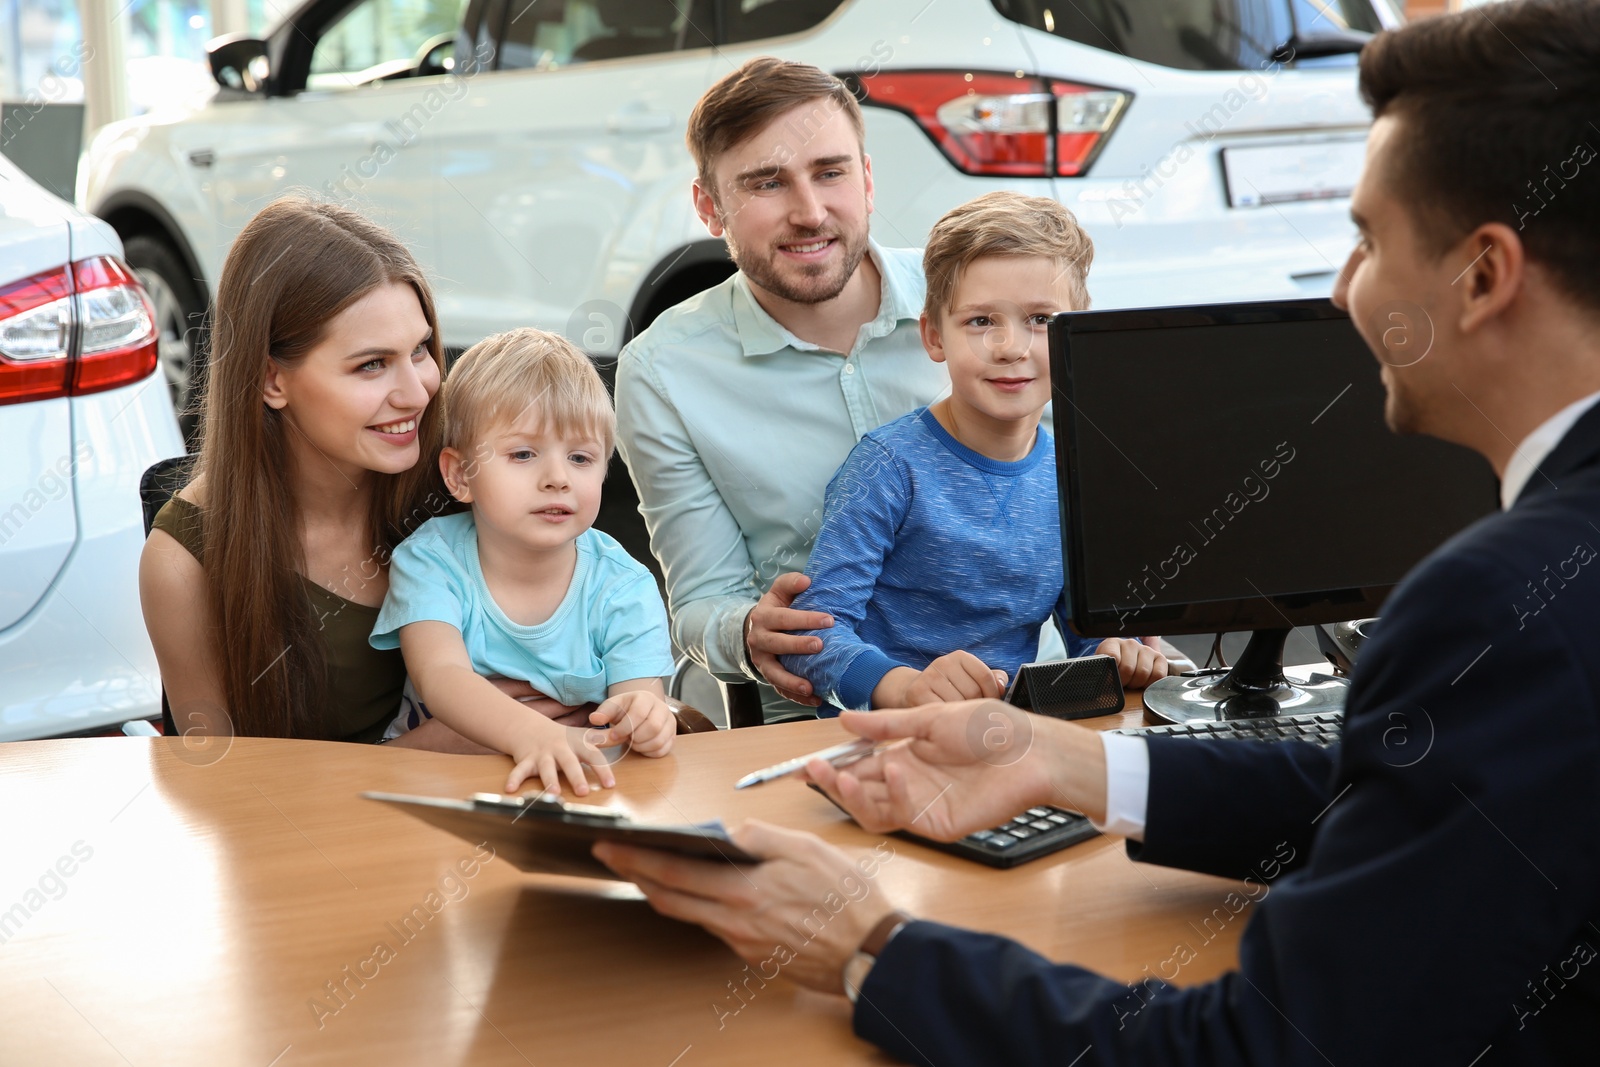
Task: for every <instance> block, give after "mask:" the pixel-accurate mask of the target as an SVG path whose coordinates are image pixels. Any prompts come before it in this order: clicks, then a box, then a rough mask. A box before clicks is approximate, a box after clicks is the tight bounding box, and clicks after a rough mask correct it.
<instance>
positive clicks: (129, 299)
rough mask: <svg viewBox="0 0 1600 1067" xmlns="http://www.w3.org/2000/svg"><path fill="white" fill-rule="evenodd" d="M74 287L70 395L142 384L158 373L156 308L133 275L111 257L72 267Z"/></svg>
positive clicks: (80, 262)
mask: <svg viewBox="0 0 1600 1067" xmlns="http://www.w3.org/2000/svg"><path fill="white" fill-rule="evenodd" d="M72 273H73V275H74V278H75V280H76V283H77V291H78V292H77V300H78V360H77V367H76V370H75V371H74V373H73V376H72V393H73V395H74V396H77V395H80V394H83V393H98V392H101V391H102V390H105V389H115V388H116V387H117V386H119V385H127V384H128V383H130V382H137V381H142V380H143V379H145V378H146V377H148V376H149V374H150V372H151V371H153V370H155V369H156V356H157V342H158V340H159V336H158V333H157V330H156V316H155V309H154V308H152V307H151V306H150V298H149V297H148V296H146V295H145V291H144V286H142V285H140V284H139V281H138V279H136V278H135V277H134V276H133V272H132V271H130V270H129V269H128V268H127V267H125V266H123V265H122V263H121V261H119V260H115V259H112V258H111V257H110V256H95V257H94V258H93V259H80V260H79V261H78V262H76V263H74V264H73V265H72Z"/></svg>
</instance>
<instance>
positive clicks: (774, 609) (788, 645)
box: [744, 571, 833, 708]
mask: <svg viewBox="0 0 1600 1067" xmlns="http://www.w3.org/2000/svg"><path fill="white" fill-rule="evenodd" d="M810 585H811V579H810V578H807V577H806V576H805V575H804V574H801V573H800V572H798V571H790V572H788V573H787V574H780V575H778V577H777V578H776V579H774V580H773V583H772V587H771V588H770V589H768V590H767V591H766V592H765V593H764V594H762V597H761V599H760V600H758V601H756V605H755V607H753V608H751V609H750V612H749V614H747V615H746V616H745V619H744V647H745V654H746V655H747V656H748V657H749V659H750V665H751V666H752V667H754V668H755V669H756V670H757V671H760V672H761V676H762V677H763V678H765V679H766V680H767V682H768V684H770V685H771V686H772V687H773V688H774V689H776V690H777V691H778V695H779V696H781V697H783V698H784V699H785V700H792V701H794V702H795V703H796V704H805V705H807V706H809V707H813V708H814V707H816V706H817V705H818V704H820V703H822V701H821V700H820V699H819V698H818V697H817V696H815V695H814V694H813V693H812V692H811V683H810V682H807V681H806V680H805V679H804V678H802V677H800V676H799V675H797V674H790V673H789V672H788V671H786V670H784V669H783V664H781V663H779V662H778V657H779V656H805V655H810V654H812V653H814V652H821V651H822V639H821V638H819V637H810V636H799V635H796V634H793V633H791V632H790V631H791V630H826V629H828V628H829V627H831V626H832V625H833V617H832V616H830V615H828V614H826V613H825V612H821V611H797V610H795V609H794V608H793V607H792V606H791V605H793V604H794V599H795V597H797V596H799V595H800V594H801V593H803V592H805V591H806V588H807V587H808V586H810Z"/></svg>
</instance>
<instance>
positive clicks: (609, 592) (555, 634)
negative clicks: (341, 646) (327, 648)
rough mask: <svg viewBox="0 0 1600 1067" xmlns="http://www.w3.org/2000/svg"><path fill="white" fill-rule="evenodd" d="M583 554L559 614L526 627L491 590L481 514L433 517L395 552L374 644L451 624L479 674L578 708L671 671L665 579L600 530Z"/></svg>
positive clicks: (584, 543)
mask: <svg viewBox="0 0 1600 1067" xmlns="http://www.w3.org/2000/svg"><path fill="white" fill-rule="evenodd" d="M577 547H578V566H577V569H576V570H574V571H573V574H572V584H571V585H569V586H568V587H567V594H566V596H564V597H563V598H562V599H561V604H560V606H559V607H557V608H556V610H555V614H553V615H551V616H550V618H548V619H546V620H545V621H544V622H542V623H540V624H539V625H537V626H522V625H519V624H517V623H515V622H512V621H511V620H510V619H509V618H507V617H506V614H505V612H503V611H501V610H500V606H499V605H498V604H496V603H495V602H494V598H493V597H492V596H490V595H489V587H488V586H487V585H485V584H484V580H483V568H482V566H481V565H480V564H479V562H478V530H477V525H476V524H475V523H474V522H473V520H472V515H471V514H470V513H463V514H460V515H445V516H442V517H440V518H436V519H429V520H428V521H427V522H425V523H423V524H422V526H421V527H420V528H419V529H418V530H417V532H416V533H414V534H412V535H411V536H410V537H408V538H406V539H405V540H404V541H402V542H401V543H400V545H399V547H398V548H396V549H395V550H394V556H393V558H392V559H391V560H390V563H389V595H388V596H386V597H384V600H383V609H382V610H381V611H380V612H379V613H378V622H377V625H376V626H374V627H373V630H372V637H371V642H372V647H374V648H399V647H400V627H402V626H405V625H407V624H408V623H413V622H443V623H448V624H449V625H451V626H454V627H455V628H456V629H458V630H460V631H461V639H462V641H463V642H464V643H465V644H466V646H467V655H468V656H470V657H471V659H472V669H473V670H475V671H477V672H478V673H479V674H481V675H484V676H486V677H494V676H499V677H503V678H515V679H519V680H524V681H526V682H527V683H528V684H529V685H531V686H533V688H534V689H536V690H538V691H539V692H541V693H543V694H545V695H546V696H550V697H554V698H555V699H556V700H558V701H560V702H561V703H563V704H568V705H578V704H587V703H591V702H594V703H598V702H600V701H602V700H604V699H605V698H606V687H607V686H610V685H614V684H616V683H617V682H625V681H629V680H630V679H634V678H662V677H665V676H667V675H669V674H671V673H672V669H673V664H672V646H671V644H670V642H669V640H668V637H667V611H666V608H665V607H664V606H663V605H662V603H661V594H660V593H659V592H658V591H657V590H656V582H655V578H654V577H653V576H652V575H651V573H650V572H649V571H648V570H646V569H645V568H644V566H643V565H642V564H640V563H639V562H638V561H637V560H635V559H634V558H633V557H632V556H630V555H628V553H627V552H626V551H625V550H624V549H623V547H622V546H621V545H619V544H617V542H616V541H615V540H614V539H612V538H611V537H610V536H609V535H607V534H604V533H601V532H600V531H599V530H586V531H584V532H583V533H582V534H579V535H578V540H577Z"/></svg>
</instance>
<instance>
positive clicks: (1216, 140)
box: [78, 0, 1400, 404]
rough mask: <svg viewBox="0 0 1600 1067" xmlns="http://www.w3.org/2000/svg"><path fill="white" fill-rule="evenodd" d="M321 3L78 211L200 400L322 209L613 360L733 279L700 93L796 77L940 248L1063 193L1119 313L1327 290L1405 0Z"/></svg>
mask: <svg viewBox="0 0 1600 1067" xmlns="http://www.w3.org/2000/svg"><path fill="white" fill-rule="evenodd" d="M449 7H450V5H444V4H435V3H424V2H422V0H355V2H353V3H352V2H349V0H307V2H306V3H304V4H302V5H301V6H300V7H299V8H297V9H296V10H295V11H294V12H293V13H292V14H291V15H289V16H288V17H287V18H286V19H285V21H284V22H283V23H282V24H281V25H280V26H278V28H277V29H276V30H275V31H274V32H273V33H272V34H271V35H270V37H269V39H268V40H266V41H251V40H245V39H225V40H219V41H217V42H213V44H212V47H211V62H212V67H213V72H214V73H215V74H216V76H217V79H218V81H219V83H220V85H221V86H222V88H220V89H219V91H218V93H217V95H216V96H215V98H214V99H213V100H212V101H211V102H210V103H208V104H207V105H206V106H205V107H203V108H201V109H200V110H199V111H197V112H195V113H194V114H191V115H188V116H185V117H182V118H178V119H172V118H150V117H146V118H141V119H136V120H131V121H128V122H123V123H118V124H114V125H112V126H109V127H107V128H105V129H104V130H102V131H101V132H100V133H99V134H98V135H97V136H96V137H95V138H94V140H93V142H92V144H91V145H90V147H89V149H88V150H87V153H86V156H85V159H84V165H83V167H82V168H81V171H80V177H79V189H78V200H79V203H80V204H81V205H82V206H84V207H85V208H86V209H88V210H91V211H93V212H94V213H96V214H98V215H100V216H101V217H103V218H105V219H107V220H108V221H109V222H110V223H111V224H112V225H113V226H114V227H116V229H117V231H118V233H119V234H121V236H122V239H123V241H124V242H125V243H126V246H127V249H128V258H129V261H130V262H131V263H133V264H134V266H135V267H136V268H137V269H138V270H139V272H140V274H141V277H143V278H145V279H146V282H147V284H148V285H149V288H150V290H151V292H152V294H153V297H154V299H155V303H156V307H157V311H158V318H159V320H160V324H161V328H162V331H163V337H164V343H163V362H164V363H165V364H166V365H167V368H168V372H169V375H170V376H171V378H172V380H173V382H174V389H175V392H176V394H177V397H178V400H179V402H180V404H182V403H183V402H185V401H186V399H187V395H188V392H189V390H190V388H191V387H192V383H193V380H194V374H195V372H196V368H197V365H198V363H199V360H200V358H201V356H202V353H203V345H202V344H201V343H200V342H201V340H202V334H203V331H202V326H203V316H204V312H205V308H206V304H207V300H208V296H209V294H210V293H211V292H212V291H213V290H214V288H215V286H216V283H217V278H218V275H219V273H220V271H221V266H222V261H223V258H224V256H225V254H226V252H227V249H228V246H229V243H230V242H231V241H232V240H233V237H234V235H235V234H237V233H238V231H239V229H240V227H241V226H242V225H243V224H244V223H245V221H246V220H247V219H249V218H250V217H251V216H252V215H253V214H254V213H255V212H256V211H257V210H259V209H260V208H261V207H262V206H263V205H265V204H266V203H267V202H269V201H270V200H272V199H273V198H274V197H276V196H279V195H280V194H283V193H285V192H289V191H292V190H295V189H304V190H310V191H313V192H315V193H316V194H318V195H321V196H325V197H334V198H338V199H341V200H345V201H348V202H350V203H352V204H354V205H355V206H357V207H359V208H360V209H362V210H363V211H365V212H366V213H368V214H369V215H370V216H371V217H373V218H375V219H377V220H378V221H381V222H383V223H385V224H387V225H389V226H390V227H392V228H393V229H394V230H396V231H397V232H398V233H399V234H400V236H401V237H402V238H403V239H404V240H405V242H406V243H407V244H408V245H409V246H410V247H411V248H412V249H413V250H414V251H415V252H416V254H417V256H418V258H419V259H420V260H421V262H422V263H423V265H424V266H425V267H426V268H427V269H428V270H429V271H430V272H431V274H432V275H433V277H434V278H435V279H436V283H437V296H438V306H439V317H440V320H441V322H442V326H443V331H444V338H445V342H446V344H447V346H448V347H449V348H451V349H453V350H460V349H462V348H464V347H466V346H467V345H470V344H471V343H472V342H474V341H476V340H478V339H479V338H481V337H483V336H485V335H486V334H489V333H492V332H495V331H499V330H504V329H508V328H511V327H516V326H528V325H533V326H539V327H543V328H546V329H552V330H559V331H563V332H565V333H566V334H567V335H568V336H569V337H571V338H572V339H573V340H574V341H576V342H577V343H579V344H580V345H582V346H583V347H585V348H586V349H587V350H588V351H590V352H591V353H592V354H594V355H596V356H598V357H608V356H612V355H614V354H615V353H616V352H617V351H618V350H619V348H620V347H621V345H622V344H623V343H624V342H625V341H626V340H627V339H628V337H629V336H631V335H632V333H633V332H635V331H636V330H638V329H642V328H643V327H644V325H646V324H647V323H648V322H649V321H650V320H652V319H653V318H654V317H655V315H656V314H657V313H659V312H660V311H661V310H663V309H664V308H666V307H670V306H671V305H672V304H674V303H677V302H678V301H680V300H682V299H684V298H685V297H687V296H689V295H691V294H693V293H694V292H697V291H698V290H700V289H702V288H705V287H707V286H709V285H711V284H714V283H715V282H717V281H720V280H721V279H722V278H724V277H726V276H727V274H728V273H730V272H731V270H732V266H731V265H730V264H729V262H728V260H727V258H726V255H725V252H724V249H723V246H722V243H721V242H720V241H713V240H711V239H709V237H708V235H707V233H706V231H705V229H704V228H703V227H702V226H701V224H700V223H699V221H698V220H697V219H696V218H695V216H694V213H693V211H692V210H691V207H690V199H689V195H688V188H689V183H690V180H691V178H692V176H693V173H694V168H693V164H692V162H691V160H690V157H689V154H688V152H687V150H686V148H685V146H684V140H683V134H684V126H685V122H686V120H687V118H688V115H689V111H690V109H691V108H692V107H693V105H694V103H695V101H696V100H697V99H698V98H699V96H700V95H701V94H702V93H703V92H704V91H705V89H706V88H707V87H708V86H709V85H711V84H712V82H714V81H715V80H717V79H718V78H720V77H722V76H723V75H725V74H727V73H728V72H729V71H731V70H733V69H734V68H735V67H736V66H737V65H738V64H739V63H741V62H742V61H744V60H745V59H747V58H750V57H752V56H756V55H760V54H776V55H780V56H784V57H786V58H792V59H797V60H804V61H807V62H810V63H814V64H816V65H818V66H821V67H823V68H824V69H827V70H830V71H834V72H836V73H839V74H841V75H844V76H848V77H849V78H850V79H851V80H852V82H853V84H854V85H855V86H856V87H857V88H858V90H859V92H860V94H861V96H862V98H863V102H864V103H865V104H866V105H867V106H866V123H867V148H868V151H869V153H870V154H871V156H872V160H873V172H874V175H875V178H876V182H877V210H876V213H875V214H874V216H873V232H874V235H875V236H876V237H877V239H878V240H879V241H881V242H883V243H885V244H888V245H900V246H920V245H921V244H922V243H923V241H924V239H925V236H926V234H927V232H928V229H929V227H930V226H931V225H932V223H933V222H934V221H935V220H936V219H937V218H938V217H939V216H940V215H941V214H942V213H943V212H945V211H946V210H948V209H949V208H951V207H953V206H955V205H956V204H959V203H961V202H963V201H965V200H968V199H970V198H971V197H973V196H975V195H977V194H979V193H982V192H985V191H988V190H991V189H997V188H1009V189H1017V190H1021V191H1024V192H1028V193H1035V194H1042V195H1047V196H1054V197H1057V198H1059V199H1060V200H1061V201H1062V202H1063V203H1065V204H1067V205H1068V206H1069V207H1071V208H1072V209H1073V210H1074V211H1075V212H1076V213H1077V214H1078V217H1079V218H1080V219H1081V220H1082V221H1083V223H1084V225H1085V226H1086V228H1087V229H1088V230H1089V232H1090V234H1091V235H1092V236H1093V237H1094V239H1095V243H1096V246H1097V251H1096V256H1095V263H1094V269H1093V273H1092V274H1091V275H1090V289H1091V292H1092V295H1093V298H1094V302H1095V305H1096V306H1097V307H1101V308H1108V307H1119V306H1124V307H1125V306H1138V305H1152V304H1171V303H1196V302H1205V301H1222V300H1244V299H1265V298H1271V297H1295V296H1305V295H1321V294H1325V293H1327V292H1328V291H1329V289H1330V287H1331V285H1332V280H1333V277H1334V273H1335V271H1336V270H1337V268H1338V265H1339V264H1341V263H1342V262H1343V260H1344V257H1345V255H1346V253H1347V252H1348V250H1349V247H1350V244H1351V243H1352V239H1353V233H1354V231H1353V229H1352V227H1351V225H1350V223H1349V220H1348V218H1347V211H1348V204H1347V200H1346V198H1347V196H1348V192H1349V190H1350V188H1351V187H1352V185H1353V184H1354V180H1355V176H1356V171H1357V169H1358V168H1359V165H1360V160H1361V156H1362V151H1363V146H1364V141H1365V136H1366V131H1367V128H1368V125H1369V122H1370V118H1369V116H1368V113H1367V110H1366V108H1365V107H1364V106H1363V105H1362V103H1361V101H1360V100H1359V99H1358V97H1357V93H1356V78H1355V69H1354V61H1355V55H1354V53H1355V51H1357V50H1358V49H1359V47H1360V45H1361V43H1362V42H1363V41H1364V40H1365V39H1366V37H1367V36H1368V35H1369V34H1370V33H1371V32H1373V31H1376V30H1378V29H1381V28H1385V27H1389V26H1393V25H1397V24H1398V23H1399V21H1400V18H1399V16H1398V15H1397V14H1396V13H1395V11H1394V9H1393V8H1392V7H1391V5H1390V0H1215V2H1212V3H1205V4H1199V3H1193V2H1191V0H1139V2H1138V3H1133V4H1102V3H1098V2H1096V3H1089V2H1087V0H1082V2H1079V3H1072V2H1068V3H1063V4H1060V5H1056V4H1055V3H1054V2H1053V0H843V2H841V0H463V2H462V3H461V4H460V6H459V14H458V15H451V14H450V13H449V10H448V9H449Z"/></svg>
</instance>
